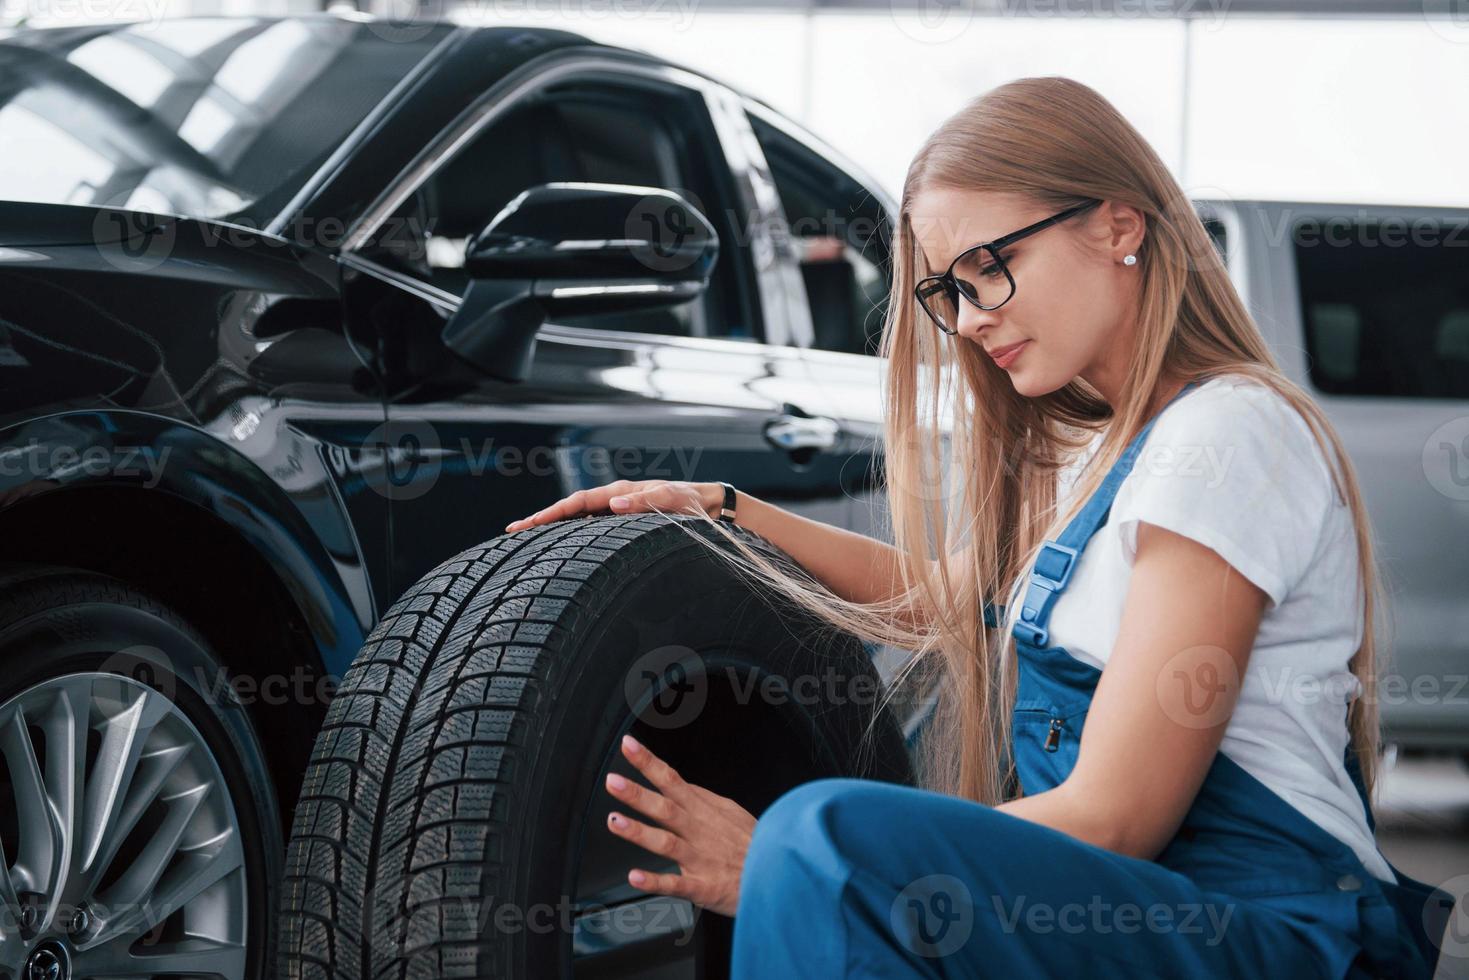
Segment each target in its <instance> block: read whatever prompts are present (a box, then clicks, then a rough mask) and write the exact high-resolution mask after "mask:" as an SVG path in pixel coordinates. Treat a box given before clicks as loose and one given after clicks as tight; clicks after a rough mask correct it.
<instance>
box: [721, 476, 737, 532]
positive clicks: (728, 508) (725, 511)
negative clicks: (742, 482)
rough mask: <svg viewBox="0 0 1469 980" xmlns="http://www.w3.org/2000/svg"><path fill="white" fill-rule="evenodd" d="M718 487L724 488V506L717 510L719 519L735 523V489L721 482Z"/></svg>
mask: <svg viewBox="0 0 1469 980" xmlns="http://www.w3.org/2000/svg"><path fill="white" fill-rule="evenodd" d="M719 485H720V486H721V487H724V506H723V507H721V508H720V509H719V519H720V520H721V521H725V522H726V523H729V524H733V523H734V522H735V488H734V487H733V486H731V485H730V484H728V483H725V482H724V481H723V480H720V481H719Z"/></svg>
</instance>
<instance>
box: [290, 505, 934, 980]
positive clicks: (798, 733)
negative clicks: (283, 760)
mask: <svg viewBox="0 0 1469 980" xmlns="http://www.w3.org/2000/svg"><path fill="white" fill-rule="evenodd" d="M675 525H682V526H675ZM690 530H692V531H693V532H694V533H696V534H699V535H702V536H704V537H705V538H706V539H708V540H716V532H714V531H712V530H710V529H708V527H707V525H706V524H705V523H704V522H703V521H701V520H699V519H697V518H695V517H692V516H690V515H657V514H640V515H624V516H596V517H582V518H576V519H569V520H563V521H559V522H555V523H552V524H548V525H542V526H538V527H534V528H531V529H528V530H525V531H521V532H517V533H515V534H510V535H504V536H502V537H499V538H495V539H494V540H492V541H489V542H487V543H485V544H483V545H480V546H478V547H475V548H471V549H468V550H466V551H464V552H462V553H461V554H459V555H456V556H454V557H453V558H451V559H450V560H448V561H446V562H444V563H443V564H442V565H440V566H439V567H438V568H435V569H434V570H432V571H431V572H429V573H428V574H427V575H425V576H424V577H423V578H422V579H421V580H420V581H419V582H418V583H417V584H416V585H414V586H413V587H412V588H410V589H409V590H408V592H407V593H406V594H405V595H403V596H402V597H401V598H400V599H399V600H398V602H397V603H396V604H395V605H394V606H393V607H392V608H391V609H390V610H389V611H388V613H387V615H386V616H385V617H384V618H383V620H382V622H381V623H379V624H378V626H377V627H376V628H375V629H374V630H373V632H372V634H371V635H370V636H369V637H368V639H367V642H366V643H365V645H364V646H363V648H362V651H361V652H360V653H359V654H358V656H357V658H356V660H355V661H354V663H353V664H352V666H351V668H350V669H349V670H348V672H347V675H346V677H345V678H344V680H343V683H342V685H341V687H340V688H339V689H338V692H337V695H336V697H335V699H334V700H333V702H332V704H331V706H330V709H329V711H328V714H327V719H326V723H325V725H324V726H323V729H322V731H321V734H320V735H319V737H318V738H317V742H316V746H315V750H314V752H313V756H312V761H311V764H310V766H309V768H308V771H307V775H306V779H305V783H304V787H303V790H302V794H301V797H300V802H299V804H298V806H297V809H296V814H295V821H294V824H293V829H292V834H291V842H290V846H289V851H288V855H287V861H286V884H285V890H284V905H283V913H282V914H283V924H282V945H281V957H282V962H281V967H282V968H281V973H282V975H283V976H289V977H334V978H366V977H372V978H377V980H384V978H404V977H469V976H474V977H500V978H549V977H565V976H576V977H578V978H584V977H592V976H595V977H624V976H625V977H655V976H660V977H661V976H667V977H673V976H695V977H715V976H721V975H725V974H726V973H727V969H728V951H729V938H730V934H731V931H732V925H733V919H732V918H729V917H726V916H722V915H717V914H715V913H712V912H709V911H707V910H704V909H697V910H693V907H692V906H689V905H688V904H687V903H684V909H685V911H686V912H689V911H690V910H692V918H693V920H697V921H694V922H692V923H690V921H689V920H688V919H687V918H686V919H684V920H682V924H681V925H679V926H678V927H677V929H676V930H673V931H672V932H671V927H670V926H669V925H668V924H667V922H665V923H664V924H662V925H660V924H659V923H657V922H655V921H654V916H655V915H657V914H659V913H667V912H668V911H669V909H668V904H669V903H677V902H678V901H679V900H674V899H671V898H669V897H667V896H653V895H651V894H650V893H647V892H642V891H639V890H636V889H633V888H631V886H630V885H628V883H627V881H626V873H627V871H628V870H629V869H630V868H631V867H643V868H647V869H650V870H658V871H663V870H676V865H674V864H673V863H672V862H667V861H665V860H664V859H662V858H660V857H658V856H657V855H654V854H652V853H651V852H648V851H645V850H642V849H640V848H637V847H635V846H633V845H631V844H630V843H628V842H627V841H625V840H622V839H620V838H618V837H616V835H613V834H612V833H611V832H610V831H609V830H608V829H607V828H606V823H605V818H606V815H607V813H608V812H609V811H610V810H612V809H621V810H623V811H624V812H626V809H627V808H626V807H624V806H621V805H620V804H619V803H618V801H616V800H615V799H614V798H613V797H611V796H610V795H608V794H607V793H606V791H605V788H604V779H605V774H606V772H607V771H609V768H616V769H617V770H618V771H619V772H622V773H624V774H626V775H628V776H629V777H630V778H638V779H640V780H641V776H640V775H635V770H634V769H632V767H631V766H630V765H628V764H627V763H626V760H625V759H623V758H622V757H621V755H620V753H619V751H618V750H617V745H618V743H619V741H620V737H621V734H622V733H624V732H627V731H632V732H634V734H635V735H636V736H637V737H638V738H639V739H640V740H641V741H643V742H644V743H645V744H647V745H649V747H650V748H652V749H653V751H654V752H655V753H657V754H659V755H660V756H661V757H662V758H664V759H666V760H667V761H668V762H669V763H670V764H672V765H673V766H674V768H675V769H676V770H677V771H678V772H679V773H680V775H681V776H683V778H685V779H686V780H688V781H690V782H693V783H696V784H698V785H701V786H705V787H707V788H709V789H710V790H712V791H714V792H717V793H720V794H722V795H725V796H729V797H731V798H733V799H735V800H736V801H738V802H739V803H740V804H741V805H742V806H744V807H745V808H746V809H747V810H749V811H750V812H751V813H752V814H755V815H756V816H757V817H758V815H759V813H760V812H761V811H762V810H763V809H764V807H765V806H768V805H769V803H770V802H771V801H773V800H774V799H775V798H776V797H777V796H779V795H780V794H781V793H783V792H784V791H786V790H788V789H790V788H792V787H794V786H796V785H798V784H800V783H803V782H806V781H808V780H811V779H815V778H819V777H824V776H856V777H861V778H871V779H882V780H887V781H891V782H898V783H909V784H911V783H912V770H911V769H910V764H909V757H908V754H907V749H906V747H905V744H904V742H903V739H902V735H901V733H900V730H899V726H898V725H897V723H896V722H895V721H894V720H893V719H892V718H890V717H889V715H888V713H886V712H884V713H882V714H876V712H875V707H876V698H875V696H874V695H875V693H876V691H877V690H878V684H879V682H878V679H877V676H876V672H875V669H874V665H873V662H872V658H871V656H870V654H869V653H868V650H867V648H866V646H865V645H864V644H862V643H861V642H860V641H858V640H857V639H856V638H854V637H852V636H849V635H846V634H842V633H839V632H837V631H834V630H830V629H825V628H818V627H819V624H818V623H817V621H816V620H815V617H812V616H810V615H809V614H806V615H800V614H798V612H799V611H796V610H793V609H792V608H789V607H790V603H789V601H788V600H779V598H778V597H777V596H776V594H775V593H774V592H773V591H772V590H768V589H757V588H756V587H754V586H753V585H752V584H751V582H750V579H749V577H748V576H744V575H742V574H740V573H738V571H737V570H735V569H732V568H730V567H729V566H728V565H727V563H726V562H725V561H724V560H723V559H722V558H721V557H720V556H719V555H715V554H712V553H710V551H709V548H708V545H707V544H704V543H701V542H700V541H695V540H693V539H692V538H691V537H690V534H689V531H690ZM735 533H737V534H739V535H741V537H742V539H743V540H745V541H747V542H748V543H749V544H751V545H752V546H753V547H756V548H758V549H761V550H762V552H763V553H764V554H765V555H766V556H768V557H771V558H772V559H773V560H776V561H783V562H787V563H790V561H791V560H790V559H789V557H788V556H786V555H785V554H784V553H783V552H781V551H779V549H777V548H775V547H774V546H773V545H771V544H770V543H769V542H766V541H765V540H764V539H762V538H759V537H758V536H757V535H754V534H752V533H750V532H749V531H747V530H745V529H742V528H736V529H735ZM717 544H718V545H719V546H720V547H723V548H728V547H729V545H728V544H727V543H726V542H723V541H722V540H717ZM788 567H793V563H792V565H791V566H788ZM818 676H819V677H824V678H826V679H827V680H828V682H829V683H827V686H826V688H825V690H826V691H827V693H826V694H824V695H822V696H818V697H813V696H798V692H797V690H796V688H797V686H798V685H797V684H796V683H795V681H796V679H806V680H809V679H811V678H813V677H818ZM754 678H759V679H761V681H762V685H763V686H762V688H760V690H762V691H763V692H764V693H763V694H761V695H757V696H753V697H752V696H751V695H750V692H752V691H754V690H756V689H755V688H742V687H741V685H742V684H743V683H745V682H747V681H749V680H751V679H754ZM672 681H678V682H681V683H682V684H683V687H682V689H681V690H682V691H683V694H684V700H682V701H680V700H679V698H678V697H675V698H674V699H673V708H672V710H671V711H667V710H666V709H667V707H668V703H669V702H668V699H667V697H666V696H667V695H668V694H669V693H670V692H672V688H671V687H669V686H667V685H668V683H670V682H672ZM843 685H845V686H844V687H843ZM810 686H811V685H809V684H808V685H806V687H807V689H808V690H809V688H810ZM740 690H744V691H745V692H746V693H745V695H744V696H743V698H742V697H741V696H740V694H739V691H740ZM782 690H784V691H786V692H787V695H788V696H782V695H781V694H780V691H782ZM843 690H845V692H847V693H845V694H843V693H841V692H842V691H843ZM832 692H835V693H832ZM650 697H653V698H656V700H655V701H652V702H650V701H649V700H648V698H650ZM655 705H656V706H657V709H660V710H664V713H663V714H660V713H659V710H655ZM690 705H692V706H693V707H692V708H690V707H689V706H690ZM680 715H681V717H680ZM869 722H875V724H874V727H873V729H872V734H871V735H870V736H869V737H867V738H864V730H865V729H866V726H867V725H868V724H869ZM633 815H636V814H633ZM590 895H595V896H597V897H598V900H597V901H589V900H588V897H589V896H590ZM603 899H605V901H604V900H603ZM640 900H643V901H641V902H640ZM618 908H621V909H623V910H627V909H629V908H630V909H633V910H635V911H638V912H640V913H646V915H645V916H643V917H641V918H636V919H634V920H632V925H631V926H630V927H628V928H629V929H630V930H631V931H632V933H633V935H632V936H631V937H629V936H628V935H627V932H626V930H624V931H623V932H618V931H617V929H618V928H621V927H615V928H613V929H612V934H613V935H615V937H616V941H609V940H607V939H606V938H605V937H603V938H601V939H597V938H593V937H592V936H591V933H592V932H593V930H591V929H590V928H589V927H590V926H591V925H598V926H604V927H605V926H607V923H608V921H609V918H610V917H611V915H610V913H609V915H608V916H604V917H597V916H594V918H592V919H583V920H581V921H580V922H577V921H575V913H576V911H578V910H582V911H585V910H588V909H590V910H592V911H593V912H595V911H596V910H598V909H605V910H611V911H612V912H615V911H616V910H617V909H618ZM553 912H554V913H555V914H554V916H553V915H552V914H551V913H553ZM670 921H671V920H670ZM679 930H691V931H692V933H693V937H692V938H691V939H690V938H688V936H686V935H684V934H682V933H679V934H673V933H678V931H679ZM575 935H580V936H581V939H579V940H577V941H576V942H573V937H574V936H575ZM582 940H585V942H584V943H583V942H582ZM578 943H581V945H580V947H579V951H580V952H581V953H582V954H583V955H580V956H575V957H574V956H573V951H574V948H577V947H578ZM680 943H682V944H683V946H684V947H685V948H681V949H677V950H675V949H674V947H676V946H679V945H680ZM655 964H657V965H655Z"/></svg>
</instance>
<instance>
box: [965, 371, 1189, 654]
mask: <svg viewBox="0 0 1469 980" xmlns="http://www.w3.org/2000/svg"><path fill="white" fill-rule="evenodd" d="M1197 385H1198V382H1197V381H1190V382H1189V383H1188V384H1186V385H1184V386H1183V387H1182V388H1180V389H1179V390H1178V392H1177V393H1176V394H1175V395H1174V396H1173V397H1172V398H1170V399H1168V401H1167V403H1165V404H1164V405H1163V407H1162V408H1160V409H1159V410H1158V411H1157V412H1156V413H1154V415H1153V417H1152V418H1150V419H1148V421H1147V422H1146V423H1145V424H1144V425H1143V427H1142V429H1140V430H1139V431H1138V433H1137V435H1135V436H1133V437H1132V441H1131V442H1129V443H1128V444H1127V448H1126V449H1124V450H1123V451H1122V455H1121V456H1119V457H1118V458H1117V462H1115V463H1113V464H1112V468H1111V469H1110V470H1109V471H1108V472H1107V476H1106V477H1105V478H1104V479H1103V480H1102V484H1101V486H1099V487H1097V489H1096V491H1095V492H1094V493H1093V494H1092V495H1091V498H1090V499H1089V500H1087V502H1086V505H1085V506H1084V507H1082V509H1081V511H1080V512H1079V513H1078V514H1077V515H1076V516H1075V517H1074V518H1072V519H1071V523H1069V524H1067V525H1066V527H1065V529H1064V530H1062V532H1061V534H1060V535H1059V536H1058V537H1057V538H1055V539H1054V540H1046V541H1044V542H1042V543H1041V550H1040V553H1039V554H1038V555H1037V556H1036V559H1035V565H1034V567H1033V568H1032V570H1031V573H1030V581H1029V583H1028V584H1027V585H1026V589H1025V598H1024V600H1023V602H1022V605H1021V607H1020V618H1019V619H1018V620H1016V623H1015V636H1016V638H1017V639H1019V640H1022V641H1024V642H1026V643H1030V644H1032V645H1033V646H1045V645H1046V643H1047V642H1048V640H1049V638H1050V637H1049V634H1048V633H1047V631H1046V622H1047V621H1048V620H1049V619H1050V616H1051V606H1052V605H1054V604H1055V602H1056V597H1057V596H1059V595H1060V594H1061V593H1062V592H1063V591H1064V590H1065V588H1066V583H1067V582H1069V581H1070V580H1071V572H1072V570H1073V569H1074V568H1075V567H1076V562H1077V560H1078V559H1079V558H1080V557H1081V552H1082V549H1084V548H1085V547H1086V544H1087V542H1088V541H1090V540H1091V537H1092V535H1093V534H1096V533H1097V528H1099V527H1101V526H1102V525H1103V524H1104V523H1106V520H1107V515H1108V514H1109V513H1110V512H1111V510H1112V501H1113V499H1114V498H1115V497H1116V496H1117V490H1118V488H1120V487H1121V486H1122V481H1123V480H1125V479H1127V476H1128V474H1129V473H1131V472H1132V467H1133V464H1134V462H1135V461H1136V459H1137V455H1138V453H1140V452H1141V451H1142V446H1143V442H1144V441H1145V440H1146V439H1147V438H1148V433H1149V432H1150V431H1152V428H1153V423H1155V422H1157V421H1158V419H1159V417H1161V416H1162V414H1163V413H1164V412H1165V411H1167V410H1168V407H1169V406H1170V405H1172V404H1173V403H1174V402H1176V401H1178V399H1180V398H1182V397H1183V395H1184V394H1185V393H1186V392H1188V391H1189V390H1190V389H1192V388H1194V387H1196V386H1197ZM997 612H998V610H997ZM988 618H989V612H988V610H987V611H986V619H988Z"/></svg>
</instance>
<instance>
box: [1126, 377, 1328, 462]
mask: <svg viewBox="0 0 1469 980" xmlns="http://www.w3.org/2000/svg"><path fill="white" fill-rule="evenodd" d="M1154 430H1155V432H1154V434H1155V435H1156V436H1157V438H1156V439H1155V438H1153V437H1152V436H1150V438H1149V439H1148V440H1147V442H1148V443H1150V444H1153V446H1154V448H1157V447H1158V446H1160V445H1167V446H1171V447H1174V448H1175V449H1177V448H1192V449H1193V450H1195V451H1197V452H1214V453H1216V454H1218V455H1219V456H1220V458H1223V454H1224V453H1226V452H1231V451H1232V452H1233V453H1234V454H1239V453H1243V454H1245V455H1244V456H1243V457H1242V459H1243V461H1245V462H1251V461H1253V462H1257V463H1262V464H1263V463H1266V462H1273V463H1275V464H1277V465H1285V464H1287V463H1293V464H1294V465H1295V466H1296V467H1297V468H1299V467H1306V468H1307V469H1313V468H1314V469H1317V470H1319V472H1320V475H1322V476H1327V475H1328V474H1329V470H1328V468H1327V466H1326V456H1325V453H1323V452H1322V447H1321V444H1320V442H1319V441H1318V440H1317V438H1316V435H1315V433H1314V432H1313V431H1312V430H1311V426H1310V424H1309V423H1308V422H1307V421H1306V417H1305V416H1304V415H1303V414H1302V413H1301V411H1300V409H1298V408H1296V406H1295V405H1294V404H1293V403H1292V402H1291V400H1290V399H1289V398H1287V397H1286V396H1285V395H1284V394H1282V393H1281V392H1280V391H1279V390H1277V389H1276V388H1275V387H1274V386H1273V385H1270V384H1268V383H1266V382H1264V381H1261V380H1259V379H1258V378H1254V377H1251V376H1249V375H1244V374H1236V373H1226V374H1220V375H1216V376H1214V377H1211V378H1208V379H1205V380H1204V381H1203V382H1202V383H1200V384H1199V385H1198V387H1197V388H1196V389H1194V390H1191V391H1189V392H1187V393H1186V394H1184V395H1183V397H1181V398H1179V399H1178V400H1177V401H1176V402H1174V403H1173V404H1171V405H1170V406H1168V408H1167V409H1166V410H1165V411H1163V412H1162V413H1161V415H1159V416H1158V419H1157V421H1156V423H1155V425H1154Z"/></svg>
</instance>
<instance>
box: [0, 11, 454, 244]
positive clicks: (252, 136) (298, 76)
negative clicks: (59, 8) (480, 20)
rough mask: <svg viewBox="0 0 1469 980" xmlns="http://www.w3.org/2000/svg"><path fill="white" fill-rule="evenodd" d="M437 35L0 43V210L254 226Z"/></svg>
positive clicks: (267, 26)
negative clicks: (90, 212)
mask: <svg viewBox="0 0 1469 980" xmlns="http://www.w3.org/2000/svg"><path fill="white" fill-rule="evenodd" d="M452 29H453V28H452V27H451V26H449V25H433V26H432V28H430V27H429V26H428V25H423V28H422V30H421V31H415V32H414V34H415V35H421V36H415V37H413V38H410V39H404V38H402V37H394V36H393V35H392V34H391V32H389V31H387V30H381V31H379V30H378V25H376V24H372V23H363V22H359V21H352V20H346V19H342V18H337V17H332V16H319V17H311V18H303V19H297V20H279V21H273V20H267V19H258V18H195V19H183V20H174V21H167V20H166V21H162V22H159V23H153V24H145V23H140V24H125V25H105V26H92V27H80V28H61V29H51V30H34V31H19V32H16V33H14V34H12V35H11V36H9V37H6V38H4V39H3V40H0V147H3V148H4V149H3V152H0V198H4V199H8V200H13V201H36V202H44V203H53V204H81V205H106V206H111V207H120V208H128V209H132V210H138V211H151V212H157V213H166V214H178V215H183V216H186V217H193V218H230V219H232V220H236V221H243V220H251V221H254V222H257V223H259V224H264V223H265V222H267V221H269V219H270V218H271V217H273V216H274V215H275V213H277V212H278V211H279V210H280V209H281V208H282V207H284V206H285V205H286V203H287V202H289V201H290V199H291V197H292V196H293V195H294V194H295V192H296V191H297V190H299V189H300V188H301V186H302V185H303V184H304V183H305V182H306V180H307V179H308V178H309V177H310V176H311V175H312V173H314V172H315V171H316V169H317V168H318V167H319V166H320V165H321V164H322V163H324V162H325V161H326V159H327V157H329V156H330V155H331V153H332V151H333V150H335V149H336V148H337V146H339V145H340V144H341V142H342V141H343V140H344V139H345V138H346V137H347V135H348V134H349V133H351V131H352V129H353V128H354V127H355V126H357V124H358V123H360V122H361V121H362V120H363V118H364V117H366V116H367V114H368V113H369V112H371V111H372V109H373V107H374V106H376V105H377V104H378V103H379V102H381V101H382V99H383V97H384V96H386V95H387V94H388V92H389V91H391V89H392V88H393V86H394V85H395V84H397V83H398V82H399V81H400V80H401V79H402V78H403V77H404V75H406V74H407V73H408V72H409V71H410V70H411V69H412V68H413V67H414V65H416V64H417V63H418V62H420V61H421V60H422V59H423V58H424V56H425V55H427V53H428V52H429V51H430V50H431V49H432V48H433V46H434V45H435V44H437V43H438V42H439V41H440V40H441V39H442V38H443V37H444V35H445V34H446V33H448V32H449V31H450V30H452Z"/></svg>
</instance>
